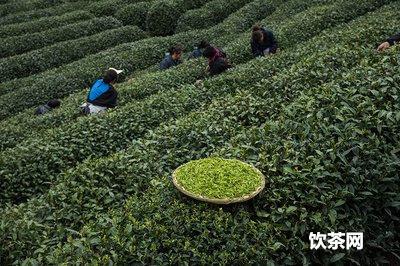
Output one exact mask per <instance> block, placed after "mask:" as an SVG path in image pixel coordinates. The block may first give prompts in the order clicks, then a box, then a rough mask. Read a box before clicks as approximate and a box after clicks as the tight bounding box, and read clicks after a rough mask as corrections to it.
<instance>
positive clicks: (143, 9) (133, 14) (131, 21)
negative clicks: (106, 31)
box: [114, 2, 152, 30]
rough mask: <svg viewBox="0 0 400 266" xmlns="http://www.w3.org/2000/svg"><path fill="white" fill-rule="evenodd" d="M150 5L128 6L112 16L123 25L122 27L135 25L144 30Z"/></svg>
mask: <svg viewBox="0 0 400 266" xmlns="http://www.w3.org/2000/svg"><path fill="white" fill-rule="evenodd" d="M151 5H152V3H151V2H139V3H135V4H130V5H127V6H125V7H123V8H120V9H118V10H117V11H116V12H115V15H114V16H115V17H116V18H118V19H119V20H120V21H121V22H122V23H124V25H135V26H138V27H140V28H141V29H143V30H145V29H146V17H147V12H148V11H149V9H150V7H151Z"/></svg>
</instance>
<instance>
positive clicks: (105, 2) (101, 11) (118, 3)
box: [85, 0, 151, 19]
mask: <svg viewBox="0 0 400 266" xmlns="http://www.w3.org/2000/svg"><path fill="white" fill-rule="evenodd" d="M142 1H146V2H147V1H151V0H102V1H97V2H93V3H91V4H89V5H87V6H86V7H85V10H87V11H90V12H91V13H93V14H94V15H96V16H98V17H104V16H114V15H115V13H116V12H117V11H118V10H119V9H123V8H125V7H126V6H127V5H128V4H136V3H139V2H142ZM115 17H116V18H118V17H117V16H115ZM118 19H119V18H118Z"/></svg>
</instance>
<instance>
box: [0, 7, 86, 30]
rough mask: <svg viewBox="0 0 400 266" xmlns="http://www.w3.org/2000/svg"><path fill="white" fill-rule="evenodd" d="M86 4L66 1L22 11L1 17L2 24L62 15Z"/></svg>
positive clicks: (0, 23)
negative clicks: (43, 7) (47, 6)
mask: <svg viewBox="0 0 400 266" xmlns="http://www.w3.org/2000/svg"><path fill="white" fill-rule="evenodd" d="M86 5H87V1H79V2H69V3H64V4H60V5H57V6H53V7H49V8H45V9H36V10H29V11H22V12H18V13H15V14H10V15H7V16H4V17H0V25H3V26H4V25H6V24H15V23H22V22H29V21H32V20H37V19H41V18H45V17H51V16H60V15H63V14H65V13H68V12H74V11H76V10H79V9H82V7H84V6H86Z"/></svg>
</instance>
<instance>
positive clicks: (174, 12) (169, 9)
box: [146, 0, 210, 35]
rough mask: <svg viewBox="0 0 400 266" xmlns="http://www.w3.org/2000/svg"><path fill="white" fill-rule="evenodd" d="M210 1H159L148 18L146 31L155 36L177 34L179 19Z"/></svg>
mask: <svg viewBox="0 0 400 266" xmlns="http://www.w3.org/2000/svg"><path fill="white" fill-rule="evenodd" d="M208 1H210V0H196V1H184V0H158V1H154V2H152V5H151V7H150V9H149V11H148V13H147V17H146V29H147V30H148V31H149V32H150V33H151V34H153V35H168V34H172V33H174V32H175V28H176V25H177V22H178V19H179V17H180V16H181V15H182V14H183V13H185V12H186V11H187V10H191V9H194V8H199V7H201V6H202V5H204V4H205V3H206V2H208Z"/></svg>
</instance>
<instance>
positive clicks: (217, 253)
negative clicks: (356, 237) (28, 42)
mask: <svg viewBox="0 0 400 266" xmlns="http://www.w3.org/2000/svg"><path fill="white" fill-rule="evenodd" d="M21 2H23V3H27V6H31V7H33V5H32V3H39V2H40V1H38V0H21ZM53 2H54V3H53V4H52V5H55V7H54V8H56V7H57V5H58V1H53ZM98 2H99V3H102V2H103V3H106V2H108V1H98ZM184 2H185V3H190V4H193V5H195V4H196V1H184ZM9 3H11V2H7V3H5V5H7V6H9ZM386 4H388V5H386ZM384 5H385V6H384ZM17 6H18V5H16V7H17ZM60 6H62V5H60ZM200 6H203V4H201V5H199V7H200ZM381 6H383V7H381ZM185 8H186V10H190V9H195V8H196V7H193V6H192V7H190V8H189V7H185ZM197 8H198V7H197ZM399 8H400V2H399V1H390V0H385V1H381V0H379V1H378V0H355V1H344V0H329V1H320V0H313V1H307V0H304V1H302V0H301V1H298V0H289V1H283V0H275V1H265V0H256V1H253V2H251V3H248V4H247V5H245V6H244V7H243V8H241V9H240V10H239V11H237V12H235V13H233V14H232V15H230V16H229V17H228V18H227V19H225V20H224V21H223V22H222V23H219V24H217V25H216V26H214V27H211V28H209V29H204V30H194V31H189V32H185V33H179V34H176V35H173V36H168V37H155V38H147V39H144V40H140V41H137V42H132V43H129V44H122V45H118V46H116V47H115V48H112V49H109V50H106V51H103V52H100V53H98V54H96V55H89V56H86V57H85V58H83V59H80V60H78V61H76V62H73V63H70V64H67V65H61V66H60V67H58V68H57V69H51V70H48V71H45V72H43V73H39V74H35V75H32V76H29V77H25V78H20V79H16V80H10V81H5V82H3V83H0V90H1V91H3V90H6V91H10V89H11V90H12V92H11V93H7V94H4V95H2V96H0V106H2V107H1V109H0V117H1V119H3V118H6V117H8V118H6V119H3V120H2V121H0V145H1V150H2V151H1V152H0V208H1V209H2V212H1V213H0V264H1V265H11V264H14V265H49V264H54V265H69V264H71V265H75V264H76V265H106V264H107V265H114V264H116V265H229V264H231V265H248V264H249V265H302V264H303V265H330V264H334V265H385V264H393V265H395V263H396V260H395V258H396V256H397V257H398V255H397V254H399V253H400V232H399V228H400V193H399V188H400V186H399V178H400V176H399V173H400V172H399V169H400V160H399V151H400V134H399V132H400V102H399V97H400V95H399V93H400V91H399V87H398V84H399V83H400V74H399V73H400V72H399V70H400V65H399V52H400V50H399V48H398V47H394V48H392V49H389V50H386V51H384V52H381V53H376V52H375V47H376V44H378V43H380V42H382V40H385V39H386V38H387V37H388V35H391V34H393V33H396V31H398V25H399V24H400V17H399V15H398V10H399ZM16 9H17V10H18V8H16ZM369 11H373V12H371V13H368V14H367V12H369ZM7 12H8V11H7ZM10 12H11V11H10ZM253 24H260V25H262V26H264V27H267V28H271V29H272V30H273V31H274V32H275V33H276V35H277V36H278V41H279V44H280V47H281V48H282V53H281V54H280V55H276V56H271V57H268V58H257V59H253V57H252V56H251V54H250V52H249V38H250V28H251V26H252V25H253ZM117 27H121V24H119V26H117ZM106 30H108V29H104V28H103V29H102V30H101V31H106ZM88 38H89V37H88ZM204 38H206V39H208V40H209V41H210V42H211V43H212V44H217V45H220V46H221V47H223V48H224V49H225V51H227V53H228V56H229V59H230V60H231V62H233V63H234V64H235V67H234V68H232V69H230V70H229V71H227V72H225V73H224V74H221V75H218V76H216V77H212V78H205V77H206V75H205V73H204V67H205V65H206V61H205V60H204V59H199V60H193V61H190V62H185V63H184V64H182V65H179V66H178V67H175V68H172V69H169V70H167V71H163V72H158V71H155V69H156V67H157V65H156V64H157V63H158V62H159V60H160V59H161V58H162V56H163V54H164V51H165V49H166V48H167V47H168V46H170V45H174V44H179V45H182V46H183V47H185V48H190V47H191V46H193V44H194V43H196V42H198V41H199V40H201V39H204ZM48 48H49V47H48ZM110 66H113V67H117V68H123V69H124V70H125V74H127V75H131V77H133V79H132V80H129V81H127V82H125V83H122V84H118V85H117V86H116V88H117V90H118V92H119V100H120V103H119V107H118V108H116V109H114V110H110V111H108V112H107V113H105V114H103V115H99V116H84V117H80V116H79V114H78V113H77V106H79V103H80V102H81V101H82V99H84V98H85V97H86V94H87V89H85V90H84V91H83V88H84V87H86V88H87V86H88V85H89V84H90V83H91V82H92V81H93V80H94V79H95V78H96V77H97V76H98V75H100V74H102V73H103V72H104V70H105V69H107V68H108V67H110ZM77 70H79V71H77ZM17 75H19V74H17ZM125 77H127V76H125ZM198 78H203V81H202V82H201V83H200V84H194V81H195V80H196V79H198ZM71 93H73V94H71ZM68 95H69V96H68ZM57 96H58V97H64V96H68V97H65V98H64V99H63V104H62V106H61V107H60V108H59V109H57V110H54V111H53V112H51V113H49V114H46V115H43V116H41V117H33V116H32V115H31V113H32V111H33V110H32V109H30V108H31V107H34V106H35V105H38V104H39V103H43V98H44V97H49V98H50V97H57ZM21 99H23V101H21ZM18 100H19V101H18ZM19 112H20V114H17V113H19ZM15 114H17V115H15ZM13 115H14V116H13ZM9 116H10V117H9ZM18 143H19V144H18ZM207 157H222V158H228V159H238V160H240V161H243V162H246V163H248V164H251V165H254V166H255V167H257V169H260V170H261V172H262V173H263V174H264V175H265V176H267V177H268V179H267V183H266V188H265V190H264V192H262V193H261V194H259V196H257V197H256V198H254V199H253V200H251V201H249V202H248V203H244V204H237V205H233V206H224V207H223V208H219V207H217V206H214V205H210V204H207V203H202V202H198V201H195V200H192V199H190V198H188V197H186V196H184V195H182V194H181V193H180V192H179V191H178V190H177V189H176V188H175V187H174V186H173V185H172V182H171V175H172V172H173V171H174V170H175V169H176V168H177V167H179V166H180V165H182V164H184V163H186V162H188V161H191V160H198V159H202V158H207ZM310 232H321V233H329V232H363V233H364V248H363V249H362V250H357V249H355V248H351V249H350V250H346V249H340V248H339V249H338V250H336V251H335V250H318V251H316V250H311V249H310V240H309V234H310Z"/></svg>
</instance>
